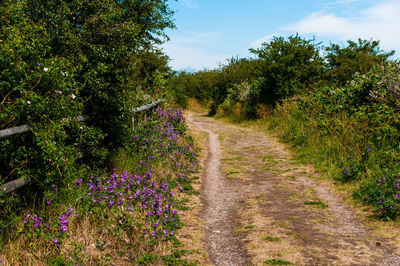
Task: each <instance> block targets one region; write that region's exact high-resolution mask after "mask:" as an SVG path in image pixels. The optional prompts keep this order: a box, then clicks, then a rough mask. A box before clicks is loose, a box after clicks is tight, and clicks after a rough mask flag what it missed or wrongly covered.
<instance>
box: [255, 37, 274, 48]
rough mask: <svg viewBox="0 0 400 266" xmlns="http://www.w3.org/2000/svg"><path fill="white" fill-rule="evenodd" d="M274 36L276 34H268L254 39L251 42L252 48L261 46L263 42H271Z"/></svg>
mask: <svg viewBox="0 0 400 266" xmlns="http://www.w3.org/2000/svg"><path fill="white" fill-rule="evenodd" d="M274 36H275V34H268V35H266V36H264V37H261V38H259V39H257V40H255V41H252V42H251V43H250V48H260V47H261V44H263V43H265V42H270V41H271V40H272V38H273V37H274Z"/></svg>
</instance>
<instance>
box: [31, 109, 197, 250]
mask: <svg viewBox="0 0 400 266" xmlns="http://www.w3.org/2000/svg"><path fill="white" fill-rule="evenodd" d="M186 127H187V126H186V124H185V118H184V117H183V114H182V110H181V109H178V110H176V111H174V110H172V109H167V110H163V109H161V108H158V109H157V110H156V111H154V112H153V113H152V115H151V116H150V117H147V118H146V119H145V121H143V123H141V125H139V126H138V127H136V129H135V132H134V135H133V137H132V141H131V143H129V145H126V146H125V149H126V151H127V152H129V153H131V155H132V156H131V157H130V159H132V164H133V165H134V166H135V167H133V169H132V167H131V170H130V172H128V171H125V172H123V173H118V172H115V171H114V173H112V174H108V175H107V174H104V175H99V176H96V177H93V176H92V177H91V178H85V177H84V176H82V177H79V178H77V179H75V180H74V181H73V186H70V187H71V190H67V191H66V192H67V193H69V194H68V195H69V196H72V197H71V200H72V201H73V202H74V204H75V207H74V208H72V207H69V208H68V209H67V210H65V211H63V212H61V214H58V215H57V216H55V214H56V213H57V208H58V207H59V206H60V201H61V199H63V198H65V197H63V196H62V195H61V194H60V195H58V193H59V192H58V190H57V188H56V187H54V186H52V187H51V189H50V190H49V191H48V192H47V193H45V198H44V206H45V207H47V209H48V210H50V212H44V214H43V218H39V217H38V216H33V215H31V214H29V215H28V217H27V219H26V220H25V228H26V229H27V232H28V233H31V232H35V234H33V235H34V236H36V237H41V238H44V239H45V240H46V243H53V244H54V245H55V246H58V245H60V244H62V243H63V239H64V238H66V237H70V236H71V235H72V234H74V233H75V232H74V231H73V230H70V227H71V223H72V222H74V223H76V222H77V221H79V219H81V218H79V219H78V217H88V218H89V219H90V223H91V224H92V226H101V227H102V228H104V229H102V231H103V233H105V234H110V236H113V237H119V236H124V237H123V238H121V239H119V240H118V241H120V242H121V243H126V245H127V247H128V246H132V243H134V242H136V243H137V245H142V246H144V247H146V248H145V249H143V250H147V252H149V249H148V247H149V246H152V247H154V246H156V245H157V243H159V242H167V241H172V240H174V241H175V240H176V236H175V235H176V231H177V230H179V229H180V228H181V227H182V223H181V222H180V220H179V215H178V209H180V208H181V205H180V203H179V201H178V200H177V197H176V195H175V193H181V192H182V193H193V192H194V190H193V188H192V185H191V180H192V179H191V177H190V176H191V174H192V173H194V172H195V171H197V167H198V160H197V156H198V155H197V152H196V150H195V149H194V148H193V146H192V140H191V138H190V137H189V136H187V135H186V133H185V131H186ZM177 201H178V202H177ZM55 206H57V208H55ZM51 213H52V215H49V214H51ZM58 213H59V212H58ZM73 213H76V215H73ZM74 217H75V218H74ZM71 218H74V220H73V221H71ZM44 221H45V222H44ZM99 241H100V240H97V242H98V243H97V246H98V249H99V250H101V251H105V252H108V250H107V249H108V248H107V245H105V242H102V241H100V242H99ZM99 243H100V244H99ZM135 249H138V250H140V248H138V247H135ZM150 250H151V249H150ZM136 255H137V256H140V254H136Z"/></svg>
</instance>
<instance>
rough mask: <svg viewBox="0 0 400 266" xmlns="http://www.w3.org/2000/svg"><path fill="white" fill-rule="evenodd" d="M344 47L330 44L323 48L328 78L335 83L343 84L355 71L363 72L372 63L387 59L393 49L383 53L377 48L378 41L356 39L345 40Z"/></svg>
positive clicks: (369, 68)
mask: <svg viewBox="0 0 400 266" xmlns="http://www.w3.org/2000/svg"><path fill="white" fill-rule="evenodd" d="M347 44H348V45H347V46H346V47H340V46H339V45H338V44H331V46H329V47H327V48H326V49H325V50H326V51H327V55H326V59H327V62H328V69H329V70H328V73H327V74H328V79H329V80H330V81H331V82H333V83H335V84H337V85H344V84H346V82H348V81H350V80H352V78H353V75H354V74H355V73H359V74H365V73H367V72H368V71H369V70H371V68H372V67H373V66H374V65H377V64H382V63H385V62H387V61H388V58H389V57H390V56H392V55H393V54H394V51H390V52H387V53H385V52H384V51H382V50H381V49H380V48H379V41H372V40H371V41H368V40H362V39H358V42H353V41H351V40H349V41H347Z"/></svg>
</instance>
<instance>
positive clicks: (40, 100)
mask: <svg viewBox="0 0 400 266" xmlns="http://www.w3.org/2000/svg"><path fill="white" fill-rule="evenodd" d="M0 15H1V16H0V96H1V98H0V104H1V110H0V129H6V128H10V127H14V126H20V125H23V124H29V125H31V126H32V129H31V132H30V133H26V134H23V135H17V136H13V137H10V138H7V139H2V140H1V141H0V147H1V151H2V153H1V154H0V184H2V183H5V182H8V181H10V180H13V179H15V178H19V177H27V176H30V177H31V178H32V180H33V184H32V185H31V186H30V187H28V188H24V189H23V190H21V191H17V192H15V193H13V195H12V196H7V197H5V196H4V195H0V220H1V224H0V232H2V230H5V229H6V228H7V225H10V224H12V223H13V222H12V221H13V219H15V218H16V217H17V216H16V215H14V213H15V212H18V211H19V210H20V209H22V208H23V207H24V206H27V205H29V206H31V205H32V204H33V205H34V204H35V200H37V201H38V200H40V199H41V197H42V195H43V193H44V192H46V191H48V190H49V189H50V186H51V185H57V186H60V187H62V186H65V185H66V184H68V183H69V182H70V181H71V180H72V179H73V178H75V177H76V176H80V175H84V174H88V173H89V172H92V173H96V172H97V171H98V169H100V168H103V167H104V163H105V161H106V158H107V156H108V153H109V151H112V150H113V149H114V148H117V147H119V146H123V144H124V143H125V142H127V141H129V140H130V139H129V137H130V136H131V135H132V132H131V131H132V129H131V117H132V116H133V108H134V107H137V106H139V105H141V104H142V103H148V102H150V101H151V100H152V99H154V98H156V97H158V95H163V93H164V92H163V86H164V84H163V72H166V71H168V67H167V66H166V64H167V57H166V56H164V55H163V54H162V53H161V52H160V51H159V50H158V49H157V48H155V44H160V43H162V42H163V41H164V40H166V39H167V36H166V35H165V33H164V29H165V28H172V27H174V24H173V22H172V11H171V10H170V9H169V7H168V4H167V2H166V1H164V0H156V1H140V0H135V1H108V0H96V1H90V2H85V1H78V0H74V1H56V2H55V1H36V0H30V1H22V2H21V1H11V0H7V1H3V2H2V4H1V5H0ZM82 114H87V115H89V116H90V117H92V118H94V119H92V120H91V121H90V122H88V123H83V122H80V121H78V119H77V116H78V115H82ZM99 118H100V119H99ZM82 157H83V158H82ZM22 196H23V197H24V200H21V198H22ZM36 198H37V199H36Z"/></svg>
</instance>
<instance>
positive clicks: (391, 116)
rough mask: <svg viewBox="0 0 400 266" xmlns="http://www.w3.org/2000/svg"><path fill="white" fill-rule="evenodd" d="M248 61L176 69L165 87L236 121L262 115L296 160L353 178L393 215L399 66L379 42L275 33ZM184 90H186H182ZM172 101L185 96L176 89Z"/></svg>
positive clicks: (398, 201)
mask: <svg viewBox="0 0 400 266" xmlns="http://www.w3.org/2000/svg"><path fill="white" fill-rule="evenodd" d="M251 52H252V53H254V54H255V55H256V58H254V59H232V60H230V61H229V62H228V64H226V65H225V66H222V67H220V68H219V69H216V70H210V71H200V72H197V73H192V74H190V73H180V74H179V75H176V76H175V77H174V79H172V80H171V86H172V88H175V90H176V91H177V92H179V93H182V92H183V93H185V96H186V97H195V98H196V99H198V100H199V101H201V102H202V103H203V104H205V105H209V106H210V107H211V113H212V114H215V113H217V114H218V115H223V116H230V117H233V118H234V119H236V120H243V119H255V118H260V119H265V120H266V121H268V123H269V125H270V127H271V128H272V129H274V130H276V131H277V132H279V133H280V135H281V137H282V138H283V139H284V140H285V141H288V142H290V143H292V144H293V145H294V146H296V147H298V150H299V153H300V154H301V156H302V158H303V159H305V160H306V161H308V162H314V163H316V164H317V165H319V166H323V167H324V168H325V169H328V170H329V171H330V173H331V174H332V175H333V177H334V178H335V179H337V180H339V181H341V182H344V183H345V182H352V183H354V187H356V189H355V190H354V197H355V198H356V199H359V200H360V201H362V202H364V203H366V204H370V205H372V206H374V208H375V209H376V210H377V211H378V212H379V213H380V214H381V215H382V217H384V218H391V219H394V218H396V217H397V216H399V215H400V196H399V195H400V181H399V180H400V176H399V170H400V169H399V162H400V157H399V154H400V145H399V144H398V141H399V136H400V124H399V123H400V120H399V116H398V112H399V110H400V109H399V107H400V65H399V63H397V62H394V61H391V60H390V58H391V56H393V54H394V52H393V51H391V52H385V51H382V50H381V49H380V48H379V42H378V41H368V40H361V39H360V40H358V41H356V42H354V41H348V43H347V45H346V46H343V47H342V46H339V45H336V44H331V45H330V46H329V47H325V48H324V47H321V45H320V44H318V43H315V40H306V39H303V38H301V37H300V36H298V35H295V36H291V37H289V38H287V39H285V38H282V37H275V38H273V40H272V41H271V42H269V43H264V44H263V45H262V46H261V47H260V48H258V49H251ZM185 88H186V89H185ZM178 100H180V101H182V102H184V101H185V97H183V96H182V95H181V96H180V98H178Z"/></svg>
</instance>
